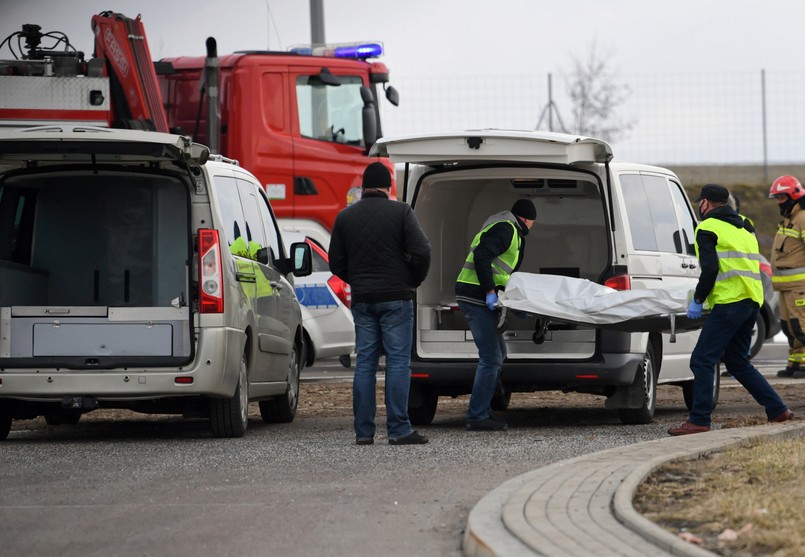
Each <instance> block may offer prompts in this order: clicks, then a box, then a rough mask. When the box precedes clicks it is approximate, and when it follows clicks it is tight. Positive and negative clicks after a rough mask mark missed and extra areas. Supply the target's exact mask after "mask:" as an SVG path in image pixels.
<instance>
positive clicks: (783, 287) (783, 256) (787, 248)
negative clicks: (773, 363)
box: [769, 176, 805, 379]
mask: <svg viewBox="0 0 805 557" xmlns="http://www.w3.org/2000/svg"><path fill="white" fill-rule="evenodd" d="M769 197H770V198H773V199H775V200H776V201H777V205H778V207H779V209H780V215H782V217H783V220H782V221H781V222H780V224H779V226H778V227H777V234H776V235H775V237H774V245H773V246H772V250H771V265H772V272H773V277H772V284H773V285H774V289H775V290H777V291H779V292H780V324H781V325H782V329H783V333H785V336H786V338H788V362H787V363H786V366H785V369H781V370H780V371H778V372H777V376H778V377H796V378H798V379H803V378H805V365H804V364H803V363H804V362H805V332H803V330H802V328H803V326H805V211H803V207H804V206H805V190H804V189H803V188H802V185H801V184H800V183H799V180H797V179H796V178H794V177H793V176H780V177H779V178H777V179H776V180H775V181H774V183H773V184H772V185H771V189H770V190H769Z"/></svg>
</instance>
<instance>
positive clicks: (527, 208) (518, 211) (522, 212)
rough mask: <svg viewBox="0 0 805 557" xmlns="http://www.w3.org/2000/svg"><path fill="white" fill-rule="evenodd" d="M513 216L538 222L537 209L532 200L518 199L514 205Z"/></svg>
mask: <svg viewBox="0 0 805 557" xmlns="http://www.w3.org/2000/svg"><path fill="white" fill-rule="evenodd" d="M512 214H513V215H514V216H517V217H523V218H524V219H528V220H536V218H537V208H536V207H534V203H532V201H531V200H530V199H518V200H517V201H515V202H514V205H512Z"/></svg>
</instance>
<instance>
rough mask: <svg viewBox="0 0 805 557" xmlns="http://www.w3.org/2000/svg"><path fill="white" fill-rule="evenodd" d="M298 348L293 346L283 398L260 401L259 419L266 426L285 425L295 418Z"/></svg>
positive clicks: (297, 390) (297, 403) (297, 397)
mask: <svg viewBox="0 0 805 557" xmlns="http://www.w3.org/2000/svg"><path fill="white" fill-rule="evenodd" d="M299 352H300V350H299V346H297V344H294V345H293V348H291V354H290V359H289V362H288V387H287V388H286V390H285V394H284V395H283V396H280V397H277V398H272V399H271V400H261V401H260V417H261V418H263V421H264V422H265V423H267V424H270V423H279V424H287V423H290V422H292V421H293V419H294V418H295V417H296V408H297V406H298V405H299Z"/></svg>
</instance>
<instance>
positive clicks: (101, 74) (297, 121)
mask: <svg viewBox="0 0 805 557" xmlns="http://www.w3.org/2000/svg"><path fill="white" fill-rule="evenodd" d="M92 29H93V32H94V34H95V55H94V57H93V58H92V59H90V60H89V61H85V60H84V55H83V53H81V52H77V51H75V50H74V49H72V47H71V46H70V43H69V40H68V38H67V37H65V36H64V35H63V34H61V33H54V32H51V33H43V32H42V31H41V29H40V28H39V27H38V26H36V25H30V24H28V25H23V28H22V31H18V32H17V33H14V34H13V35H11V36H9V37H8V38H6V39H5V40H4V41H3V42H2V43H0V49H2V48H3V47H7V48H9V50H11V52H12V54H13V55H14V56H13V58H14V59H12V60H0V125H2V126H31V125H43V124H53V123H65V124H78V125H96V126H109V127H122V128H136V129H146V130H155V131H162V132H168V131H171V132H174V133H181V134H185V135H190V136H192V137H193V139H194V140H195V141H197V142H200V143H204V144H206V145H209V146H210V147H211V149H212V151H213V152H218V153H221V154H223V155H225V156H226V157H229V158H232V159H236V160H238V161H239V162H240V164H241V165H242V166H243V167H245V168H246V169H248V170H249V171H251V172H252V173H253V174H255V175H256V176H257V177H258V178H259V179H260V180H261V182H262V183H263V185H264V187H265V188H266V190H267V192H268V194H269V196H270V198H271V199H272V205H273V207H274V210H275V212H276V214H277V216H278V217H279V218H282V219H292V220H291V221H286V222H290V224H291V226H293V227H294V228H295V229H296V230H298V231H301V232H305V233H307V234H308V235H309V236H313V237H315V236H316V235H318V236H321V235H322V234H327V233H328V231H329V230H330V229H331V228H332V224H333V222H334V220H335V216H336V214H337V213H338V211H340V210H341V209H342V208H344V207H345V206H346V205H347V204H349V203H350V202H352V201H353V200H354V199H355V198H356V197H358V196H359V192H360V189H359V188H360V180H361V174H362V172H363V169H364V168H365V167H366V165H367V164H368V163H369V160H368V157H367V155H368V152H369V148H370V147H371V146H372V144H374V142H375V140H376V139H377V138H378V137H380V136H381V135H382V128H381V125H380V110H379V105H378V102H379V95H380V93H381V88H382V91H383V92H385V97H386V99H387V100H388V101H389V102H390V103H392V104H394V105H397V104H398V99H399V97H398V94H397V91H396V90H395V89H394V88H393V87H391V86H389V85H388V79H389V71H388V68H387V67H386V66H385V65H384V64H383V63H381V62H378V61H376V60H372V61H370V59H374V58H376V57H378V56H380V55H381V54H382V45H381V44H380V43H364V44H339V45H327V46H316V47H312V46H304V47H295V48H293V49H291V50H290V51H288V52H270V51H244V52H236V53H234V54H227V55H222V56H221V57H220V58H219V57H218V56H217V52H216V48H215V41H214V39H208V40H207V53H206V54H207V55H206V56H195V57H178V58H169V59H164V60H161V61H158V62H153V61H152V60H151V56H150V50H149V48H148V42H147V40H146V37H145V31H144V28H143V25H142V22H141V20H140V17H139V16H138V17H137V18H136V19H130V18H128V17H126V16H124V15H122V14H118V13H113V12H103V13H101V14H99V15H96V16H93V18H92ZM22 41H25V48H23V47H22ZM48 41H50V42H51V43H55V44H53V45H51V46H50V47H48V46H47V45H43V43H44V42H48ZM15 43H16V46H17V51H15V50H14V45H15ZM383 161H384V162H387V159H383ZM388 166H389V170H391V171H392V176H393V175H394V172H393V166H392V165H391V164H390V163H388ZM314 229H315V230H314ZM316 230H317V231H319V234H315V233H314V232H315V231H316Z"/></svg>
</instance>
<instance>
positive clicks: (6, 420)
mask: <svg viewBox="0 0 805 557" xmlns="http://www.w3.org/2000/svg"><path fill="white" fill-rule="evenodd" d="M9 431H11V416H9V415H7V414H4V413H3V412H0V441H2V440H3V439H5V438H7V437H8V432H9Z"/></svg>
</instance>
